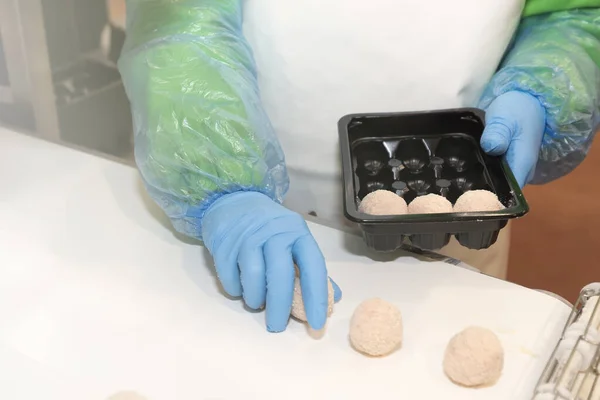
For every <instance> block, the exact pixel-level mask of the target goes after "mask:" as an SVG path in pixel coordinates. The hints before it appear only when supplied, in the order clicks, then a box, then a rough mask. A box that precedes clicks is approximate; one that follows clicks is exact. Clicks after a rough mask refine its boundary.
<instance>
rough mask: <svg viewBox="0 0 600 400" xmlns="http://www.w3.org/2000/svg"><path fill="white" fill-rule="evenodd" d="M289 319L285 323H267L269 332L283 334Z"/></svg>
mask: <svg viewBox="0 0 600 400" xmlns="http://www.w3.org/2000/svg"><path fill="white" fill-rule="evenodd" d="M288 321H289V318H288V319H286V320H283V321H271V322H269V323H267V331H269V332H271V333H281V332H284V331H285V329H286V328H287V324H288Z"/></svg>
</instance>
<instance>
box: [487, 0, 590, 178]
mask: <svg viewBox="0 0 600 400" xmlns="http://www.w3.org/2000/svg"><path fill="white" fill-rule="evenodd" d="M599 3H600V2H599V1H597V0H596V1H592V0H580V1H572V2H569V1H563V0H560V2H558V1H557V2H553V1H549V0H540V1H530V2H528V4H527V6H526V8H525V15H526V17H525V18H524V19H523V21H522V24H521V26H520V28H519V31H518V33H517V35H516V38H515V40H514V42H513V45H512V47H511V49H510V50H509V52H508V53H507V56H506V57H505V59H504V61H503V63H502V65H501V68H500V69H499V71H498V72H497V74H496V75H495V76H494V77H493V79H492V80H491V82H490V84H489V85H488V87H487V89H486V91H485V93H484V95H483V97H482V100H481V104H480V106H481V107H482V108H484V109H487V108H488V107H490V105H491V106H492V107H491V108H492V109H493V108H494V107H493V105H494V102H497V101H498V99H502V98H503V97H502V96H506V94H509V93H512V94H514V93H522V94H523V93H524V94H529V95H531V96H532V98H536V99H537V100H539V103H540V104H541V105H542V107H543V110H544V112H545V118H544V119H542V122H541V124H542V125H541V126H542V127H543V128H542V129H541V132H540V135H541V150H540V151H539V159H538V160H537V166H536V168H535V173H534V175H533V176H532V180H531V183H546V182H549V181H552V180H554V179H557V178H560V177H562V176H564V175H566V174H567V173H569V172H571V171H572V170H573V169H574V168H575V167H577V166H578V165H579V164H580V163H581V162H582V161H583V159H584V158H585V156H586V154H587V152H588V149H589V148H590V145H591V143H592V139H593V138H594V135H595V133H596V131H597V130H598V128H599V125H600V8H599V7H600V4H599ZM594 4H595V5H596V6H597V7H588V8H581V9H573V7H574V5H581V6H582V7H583V6H592V5H594ZM569 8H571V9H569ZM561 9H563V10H564V11H556V10H561ZM545 11H554V12H547V13H544V12H545ZM505 103H506V105H505V106H504V109H506V108H507V107H508V103H509V101H506V102H505ZM518 108H519V107H515V110H514V112H515V113H518V112H519V110H518ZM531 109H532V110H535V107H532V108H531ZM521 112H524V111H522V110H521ZM496 114H497V115H499V116H501V117H503V114H502V113H501V112H497V113H496ZM523 118H527V116H525V115H524V116H523ZM532 118H533V117H532ZM501 120H502V119H499V120H498V121H500V122H499V124H501V123H502V122H501ZM504 120H507V119H504ZM544 122H545V123H544ZM530 132H532V135H534V134H535V132H536V130H535V129H532V130H531V131H530ZM526 139H527V138H526ZM531 142H532V143H533V142H534V141H531ZM482 145H483V143H482ZM509 151H510V150H509ZM534 155H535V156H537V155H538V151H537V150H534ZM517 158H519V159H522V157H517ZM514 162H515V163H516V162H519V160H516V161H514ZM533 165H535V160H533Z"/></svg>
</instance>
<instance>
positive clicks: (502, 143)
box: [481, 91, 546, 187]
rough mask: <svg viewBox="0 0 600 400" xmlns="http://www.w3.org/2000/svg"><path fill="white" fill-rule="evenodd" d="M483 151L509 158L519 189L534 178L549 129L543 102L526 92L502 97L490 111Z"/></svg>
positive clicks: (515, 92)
mask: <svg viewBox="0 0 600 400" xmlns="http://www.w3.org/2000/svg"><path fill="white" fill-rule="evenodd" d="M485 123H486V127H485V131H484V132H483V136H482V137H481V148H482V149H483V151H485V152H486V153H488V154H490V155H492V156H500V155H503V154H505V155H506V160H507V161H508V165H510V168H511V170H512V172H513V174H514V175H515V178H516V179H517V182H518V183H519V186H521V187H523V186H525V185H526V184H527V183H528V182H529V181H530V180H531V179H532V178H533V174H534V171H535V166H536V164H537V160H538V156H539V153H540V148H541V146H542V138H543V136H544V129H545V125H546V112H545V109H544V107H543V106H542V104H541V103H540V101H539V100H538V99H537V98H536V97H534V96H532V95H530V94H528V93H524V92H517V91H513V92H508V93H505V94H502V95H500V96H498V97H497V98H496V99H494V101H492V103H491V104H490V106H489V108H488V109H487V110H486V117H485Z"/></svg>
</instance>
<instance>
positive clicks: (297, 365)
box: [0, 128, 569, 400]
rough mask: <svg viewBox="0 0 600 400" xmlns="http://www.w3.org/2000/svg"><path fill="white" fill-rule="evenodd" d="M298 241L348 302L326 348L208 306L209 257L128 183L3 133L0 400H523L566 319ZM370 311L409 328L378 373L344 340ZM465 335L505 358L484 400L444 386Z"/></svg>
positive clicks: (523, 302)
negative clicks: (491, 338)
mask: <svg viewBox="0 0 600 400" xmlns="http://www.w3.org/2000/svg"><path fill="white" fill-rule="evenodd" d="M309 226H310V228H311V230H312V232H313V234H314V235H315V237H316V238H317V240H318V242H319V244H320V245H321V248H322V250H323V252H324V254H325V256H326V258H327V261H328V267H329V270H330V274H331V276H332V277H333V278H334V279H335V280H336V282H338V284H339V285H340V286H341V287H342V289H343V291H344V297H343V299H342V301H341V302H340V303H339V304H337V305H336V308H335V311H334V314H333V316H332V317H331V319H330V320H329V323H328V327H327V332H326V335H325V336H324V337H323V338H322V339H320V340H315V339H312V338H310V337H309V336H308V335H307V333H306V331H305V328H304V326H303V325H301V324H300V323H298V322H295V321H291V322H290V325H289V328H288V330H287V331H285V332H284V333H279V334H270V333H268V332H267V331H266V329H265V325H264V314H263V313H250V312H248V311H246V310H245V309H244V307H243V305H242V303H241V302H240V301H237V300H229V299H226V298H225V297H224V296H223V295H222V294H221V293H220V292H219V291H218V289H217V286H216V284H215V279H214V277H213V274H212V269H211V265H212V264H211V260H210V256H209V255H208V254H207V252H206V251H205V250H204V248H202V247H201V246H199V245H198V244H197V243H194V242H193V241H190V240H184V239H182V238H180V237H178V236H176V235H174V234H173V233H172V231H171V230H170V227H169V224H168V221H166V219H165V218H164V216H163V215H162V214H161V212H160V210H158V209H157V208H156V206H154V205H153V203H152V202H151V201H149V200H148V198H147V196H146V195H145V194H144V191H143V189H142V186H141V184H140V181H139V178H138V175H137V172H136V171H135V169H133V168H131V167H128V166H125V165H121V164H118V163H115V162H112V161H108V160H106V159H103V158H99V157H96V156H93V155H89V154H85V153H83V152H79V151H76V150H72V149H68V148H66V147H63V146H59V145H54V144H50V143H47V142H44V141H41V140H38V139H35V138H31V137H27V136H24V135H22V134H16V133H13V132H10V131H7V130H2V129H1V128H0V399H10V400H33V399H35V400H37V399H40V400H107V399H111V400H113V399H114V400H127V399H131V400H141V399H145V400H180V399H181V400H188V399H189V400H217V399H219V400H241V399H262V400H264V399H269V400H270V399H277V400H282V399H289V400H306V399H350V398H357V399H366V398H373V399H437V398H444V399H461V400H462V399H465V400H469V399H486V400H494V399H502V400H506V399H511V400H520V399H529V398H530V395H531V392H532V388H533V386H534V385H535V383H536V380H537V378H538V376H539V374H540V373H541V371H542V368H543V366H544V364H545V361H546V359H547V357H548V356H549V354H550V352H551V350H552V348H553V346H554V345H555V343H556V341H557V340H558V337H559V335H560V330H561V328H562V326H563V324H564V322H565V320H566V318H567V315H568V313H569V307H568V306H566V305H565V304H563V303H562V302H561V301H559V300H557V299H554V298H552V297H550V296H548V295H545V294H542V293H539V292H536V291H534V290H530V289H526V288H523V287H520V286H517V285H514V284H511V283H507V282H503V281H500V280H497V279H494V278H490V277H487V276H485V275H482V274H479V273H475V272H472V271H469V270H466V269H463V268H459V267H455V266H452V265H449V264H445V263H441V262H423V261H419V260H417V259H415V258H413V257H409V256H405V257H399V258H398V259H396V260H394V261H389V262H377V261H374V260H373V259H371V258H369V257H367V256H365V255H364V245H363V244H362V242H361V239H360V238H359V237H355V236H350V235H347V234H344V233H342V232H339V231H335V230H332V229H330V228H326V227H323V226H320V225H316V224H312V223H311V224H309ZM372 296H380V297H382V298H385V299H387V300H389V301H391V302H393V303H395V304H396V305H397V306H398V307H399V308H400V309H401V310H402V313H403V317H404V324H405V341H404V345H403V348H402V349H401V350H400V351H399V352H397V353H395V354H393V355H391V356H389V357H386V358H381V359H369V358H365V357H363V356H361V355H359V354H357V353H356V352H355V351H353V350H352V349H351V348H350V347H349V345H348V340H347V334H348V321H349V319H350V316H351V314H352V312H353V310H354V309H355V307H356V306H357V305H358V303H360V302H361V301H362V300H365V299H366V298H368V297H372ZM470 324H479V325H482V326H485V327H488V328H490V329H493V330H494V331H495V332H496V333H497V334H498V335H499V337H500V338H501V340H502V342H503V345H504V348H505V351H506V363H505V370H504V374H503V376H502V378H501V380H500V381H499V383H498V384H497V385H496V386H494V387H492V388H489V389H480V390H469V389H463V388H459V387H456V386H454V385H453V384H451V383H449V382H448V380H447V379H446V378H445V377H444V375H443V372H442V370H441V362H442V356H443V350H444V347H445V345H446V343H447V341H448V340H449V339H450V337H451V336H452V335H453V334H454V333H456V332H457V331H459V330H461V329H463V328H464V327H466V326H467V325H470ZM122 391H132V392H135V393H137V394H138V395H137V396H130V397H127V396H126V395H123V396H120V397H119V396H116V397H111V396H113V395H114V394H116V393H119V392H122Z"/></svg>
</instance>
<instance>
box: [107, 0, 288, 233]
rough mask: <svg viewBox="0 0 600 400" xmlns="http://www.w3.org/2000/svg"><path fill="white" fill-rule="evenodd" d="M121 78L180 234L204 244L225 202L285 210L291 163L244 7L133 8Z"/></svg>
mask: <svg viewBox="0 0 600 400" xmlns="http://www.w3.org/2000/svg"><path fill="white" fill-rule="evenodd" d="M127 7H128V9H127V12H128V15H127V17H128V23H127V41H126V44H125V46H124V49H123V52H122V54H121V58H120V60H119V70H120V72H121V75H122V77H123V82H124V84H125V88H126V91H127V95H128V97H129V99H130V103H131V106H132V112H133V117H134V128H135V148H136V149H135V152H136V162H137V165H138V168H139V170H140V172H141V174H142V176H143V178H144V181H145V183H146V186H147V188H148V190H149V192H150V194H151V195H152V197H153V198H154V199H155V200H156V201H157V203H158V204H159V205H161V207H162V208H163V209H164V210H165V212H166V213H167V214H168V215H169V216H170V217H171V220H172V221H173V223H174V225H175V227H176V229H177V230H179V231H181V232H183V233H185V234H187V235H190V236H193V237H197V238H201V234H200V232H201V222H202V217H203V214H204V210H206V208H208V207H209V206H210V204H212V202H214V200H216V199H217V198H218V197H220V196H222V195H224V194H226V193H230V192H233V191H239V190H253V191H259V192H262V193H265V194H267V195H268V196H270V197H271V198H272V199H274V200H276V201H281V199H282V196H283V195H284V193H285V191H286V190H287V186H288V178H287V175H286V173H285V165H284V157H283V153H282V150H281V148H280V146H279V143H278V141H277V139H276V137H275V135H274V133H273V130H272V128H271V126H270V124H269V121H268V118H267V117H266V115H265V113H264V111H263V109H262V106H261V102H260V98H259V94H258V89H257V82H256V75H255V70H254V68H255V67H254V63H253V57H252V53H251V50H250V48H249V46H248V44H247V43H246V41H245V40H244V38H243V37H242V34H241V23H242V16H241V4H240V1H239V0H186V1H181V0H180V1H174V0H170V1H167V0H146V1H143V0H129V1H128V2H127Z"/></svg>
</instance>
